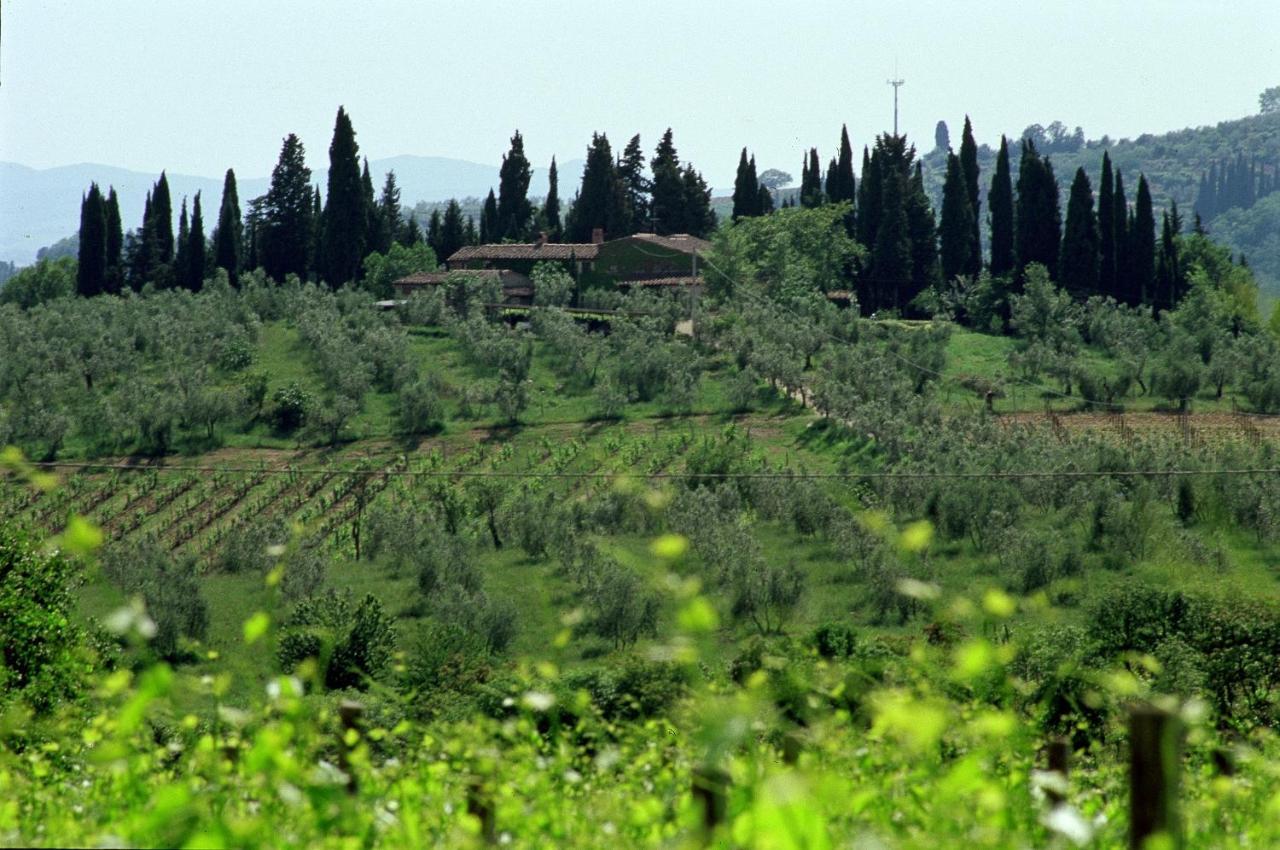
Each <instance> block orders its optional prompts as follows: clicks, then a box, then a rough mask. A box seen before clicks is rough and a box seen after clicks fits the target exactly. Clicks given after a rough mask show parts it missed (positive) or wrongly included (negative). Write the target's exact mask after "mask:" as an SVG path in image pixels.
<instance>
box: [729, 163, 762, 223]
mask: <svg viewBox="0 0 1280 850" xmlns="http://www.w3.org/2000/svg"><path fill="white" fill-rule="evenodd" d="M759 194H760V187H759V186H758V185H752V181H751V178H750V175H749V174H748V172H747V149H746V148H743V149H742V154H741V156H739V157H738V173H737V175H736V176H735V177H734V179H733V220H734V221H737V220H738V219H740V218H743V217H745V216H749V215H755V209H756V203H757V201H758V200H759Z"/></svg>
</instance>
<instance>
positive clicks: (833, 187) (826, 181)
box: [822, 156, 840, 203]
mask: <svg viewBox="0 0 1280 850" xmlns="http://www.w3.org/2000/svg"><path fill="white" fill-rule="evenodd" d="M839 168H840V164H839V162H838V161H837V160H836V158H835V157H834V156H833V157H831V159H830V160H829V161H828V162H827V176H826V177H824V178H823V180H822V196H823V198H825V199H826V200H827V201H830V202H832V203H835V198H834V197H833V196H832V194H831V193H832V192H839V191H840V187H839V185H838V184H839V181H840V178H839V176H838V169H839Z"/></svg>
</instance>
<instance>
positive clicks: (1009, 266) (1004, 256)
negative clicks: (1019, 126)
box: [987, 136, 1016, 277]
mask: <svg viewBox="0 0 1280 850" xmlns="http://www.w3.org/2000/svg"><path fill="white" fill-rule="evenodd" d="M987 209H988V210H989V211H990V214H991V274H992V275H994V276H996V277H999V276H1000V275H1007V274H1010V273H1011V272H1013V270H1014V263H1015V262H1016V260H1015V258H1014V250H1015V249H1014V227H1013V210H1014V207H1013V178H1012V175H1011V174H1010V171H1009V141H1008V140H1007V139H1006V138H1005V137H1004V136H1001V137H1000V153H999V154H998V155H997V156H996V171H995V175H994V176H992V178H991V190H990V191H989V192H988V193H987Z"/></svg>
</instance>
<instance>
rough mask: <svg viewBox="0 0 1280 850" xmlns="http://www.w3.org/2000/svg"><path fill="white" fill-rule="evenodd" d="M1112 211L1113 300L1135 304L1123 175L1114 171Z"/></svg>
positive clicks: (1118, 170) (1127, 206) (1127, 204)
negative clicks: (1113, 239) (1114, 276)
mask: <svg viewBox="0 0 1280 850" xmlns="http://www.w3.org/2000/svg"><path fill="white" fill-rule="evenodd" d="M1112 203H1113V209H1114V211H1113V212H1112V214H1111V226H1112V227H1114V228H1115V250H1116V286H1115V298H1116V300H1117V301H1119V302H1120V303H1122V304H1136V303H1138V302H1136V301H1134V300H1133V264H1132V262H1131V259H1130V258H1131V254H1130V251H1129V201H1128V199H1127V198H1125V194H1124V175H1123V174H1122V173H1121V172H1120V169H1118V168H1117V169H1116V188H1115V196H1114V198H1113V199H1112Z"/></svg>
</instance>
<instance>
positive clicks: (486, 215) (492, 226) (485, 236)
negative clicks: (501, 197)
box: [480, 189, 502, 245]
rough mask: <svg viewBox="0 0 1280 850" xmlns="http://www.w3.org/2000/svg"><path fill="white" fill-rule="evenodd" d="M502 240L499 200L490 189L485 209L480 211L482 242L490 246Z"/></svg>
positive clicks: (485, 200) (485, 201)
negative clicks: (499, 221)
mask: <svg viewBox="0 0 1280 850" xmlns="http://www.w3.org/2000/svg"><path fill="white" fill-rule="evenodd" d="M501 240H502V237H501V236H500V235H499V231H498V198H497V196H496V195H494V194H493V189H490V190H489V196H488V197H487V198H485V199H484V207H483V208H482V209H481V210H480V241H481V242H482V243H484V244H485V245H488V244H489V243H491V242H500V241H501Z"/></svg>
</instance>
